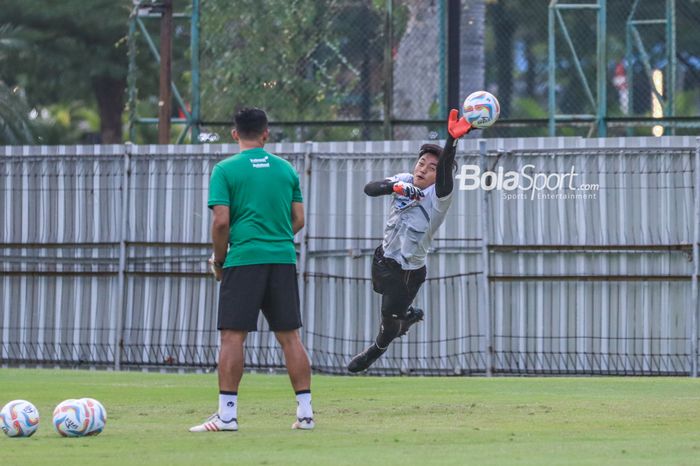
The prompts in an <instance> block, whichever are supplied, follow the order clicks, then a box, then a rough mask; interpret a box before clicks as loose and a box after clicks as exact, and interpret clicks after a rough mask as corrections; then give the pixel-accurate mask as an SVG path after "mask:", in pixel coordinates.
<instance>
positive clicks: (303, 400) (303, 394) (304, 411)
mask: <svg viewBox="0 0 700 466" xmlns="http://www.w3.org/2000/svg"><path fill="white" fill-rule="evenodd" d="M296 393H297V417H298V418H302V417H311V418H312V417H314V411H313V409H311V390H299V391H298V392H296Z"/></svg>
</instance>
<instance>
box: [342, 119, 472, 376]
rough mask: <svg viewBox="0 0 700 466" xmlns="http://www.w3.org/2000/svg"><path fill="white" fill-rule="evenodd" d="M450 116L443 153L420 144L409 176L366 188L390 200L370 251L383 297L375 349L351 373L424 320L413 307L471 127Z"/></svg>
mask: <svg viewBox="0 0 700 466" xmlns="http://www.w3.org/2000/svg"><path fill="white" fill-rule="evenodd" d="M458 115H459V112H458V111H457V110H454V109H453V110H451V111H450V116H449V118H448V121H447V131H448V136H447V141H446V142H445V147H444V148H441V147H440V146H438V145H436V144H423V145H422V146H421V148H420V151H419V152H418V157H419V158H418V162H417V163H416V166H415V167H414V169H413V173H412V174H411V173H400V174H398V175H395V176H392V177H390V178H387V179H384V180H381V181H372V182H370V183H367V185H366V186H365V194H367V195H368V196H372V197H376V196H382V195H391V208H390V211H389V217H388V219H387V222H386V226H385V227H384V240H383V241H382V244H381V245H380V246H379V247H378V248H377V249H376V250H375V251H374V259H373V261H372V286H373V288H374V291H376V292H377V293H379V294H381V295H382V300H381V317H382V321H381V324H380V326H379V333H378V334H377V338H376V339H375V341H374V343H372V344H371V345H370V346H369V347H368V348H367V349H365V350H364V351H362V352H361V353H359V354H358V355H356V356H355V357H354V358H352V360H351V361H350V364H348V370H349V371H350V372H361V371H364V370H366V369H367V368H368V367H369V366H371V365H372V364H373V363H374V362H375V361H376V360H377V359H378V358H379V357H380V356H381V355H382V354H384V353H385V352H386V350H387V348H388V347H389V344H390V343H391V342H392V340H394V339H395V338H397V337H400V336H403V335H405V334H406V332H408V329H409V328H410V327H411V325H413V324H415V323H416V322H419V321H421V320H423V315H424V313H423V311H422V310H420V309H416V308H414V307H412V306H411V303H412V302H413V299H414V298H415V297H416V294H417V293H418V289H419V288H420V287H421V285H422V284H423V282H424V281H425V275H426V268H425V257H426V254H427V252H428V248H429V247H430V243H431V242H432V240H433V236H434V235H435V232H436V231H437V229H438V228H439V227H440V225H442V222H443V221H444V220H445V215H446V214H447V209H449V207H450V205H451V204H452V199H453V198H454V194H453V192H452V191H453V188H454V173H455V171H454V170H453V166H454V164H455V161H454V160H455V148H456V146H457V142H458V141H459V138H461V137H462V136H464V135H465V134H467V133H469V131H471V130H472V126H471V125H470V124H469V122H467V120H466V119H465V118H464V117H462V118H459V119H458V118H457V117H458Z"/></svg>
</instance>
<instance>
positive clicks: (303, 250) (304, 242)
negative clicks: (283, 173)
mask: <svg viewBox="0 0 700 466" xmlns="http://www.w3.org/2000/svg"><path fill="white" fill-rule="evenodd" d="M305 145H306V150H305V152H304V183H303V185H304V186H303V188H302V189H303V191H302V195H303V196H304V201H305V203H306V209H305V210H306V212H305V213H304V216H305V217H307V216H308V213H309V204H308V202H309V199H310V197H309V190H310V187H311V151H312V150H313V142H311V141H306V144H305ZM307 218H308V217H307ZM308 243H309V227H306V228H304V229H303V230H302V231H301V245H300V248H299V278H300V279H301V286H300V287H299V306H300V307H301V312H302V315H305V313H306V311H307V309H306V271H307V269H308V264H307V262H308V250H309V244H308ZM308 321H309V319H308V315H307V319H304V323H305V324H306V325H307V328H312V327H310V326H309V322H308ZM305 343H306V350H307V351H308V352H309V357H311V351H312V349H313V339H312V340H311V341H306V342H305Z"/></svg>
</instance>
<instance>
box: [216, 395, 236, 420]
mask: <svg viewBox="0 0 700 466" xmlns="http://www.w3.org/2000/svg"><path fill="white" fill-rule="evenodd" d="M237 417H238V392H219V418H221V420H222V421H224V422H229V421H230V420H231V419H236V418H237Z"/></svg>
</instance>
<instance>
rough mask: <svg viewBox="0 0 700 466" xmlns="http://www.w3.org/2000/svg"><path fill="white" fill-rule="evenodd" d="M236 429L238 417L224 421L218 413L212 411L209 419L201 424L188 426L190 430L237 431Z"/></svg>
mask: <svg viewBox="0 0 700 466" xmlns="http://www.w3.org/2000/svg"><path fill="white" fill-rule="evenodd" d="M237 430H238V419H235V418H234V419H231V420H230V421H229V422H224V421H222V420H221V418H220V417H219V414H218V413H214V414H212V415H211V416H209V419H207V420H206V421H204V422H203V423H202V424H199V425H197V426H193V427H190V432H225V431H233V432H235V431H237Z"/></svg>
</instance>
